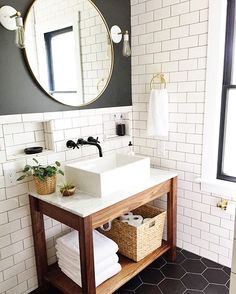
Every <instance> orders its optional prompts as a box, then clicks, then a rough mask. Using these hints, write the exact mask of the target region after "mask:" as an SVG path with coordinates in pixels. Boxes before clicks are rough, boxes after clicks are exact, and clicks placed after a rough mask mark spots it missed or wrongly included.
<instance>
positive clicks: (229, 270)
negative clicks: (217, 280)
mask: <svg viewBox="0 0 236 294" xmlns="http://www.w3.org/2000/svg"><path fill="white" fill-rule="evenodd" d="M223 271H224V272H225V273H226V274H227V275H228V276H230V274H231V269H230V268H229V267H227V266H224V267H223Z"/></svg>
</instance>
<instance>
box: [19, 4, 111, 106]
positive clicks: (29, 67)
mask: <svg viewBox="0 0 236 294" xmlns="http://www.w3.org/2000/svg"><path fill="white" fill-rule="evenodd" d="M36 1H37V0H34V1H33V2H32V4H31V5H30V7H29V9H28V10H27V12H26V16H25V21H24V29H25V30H26V24H27V20H28V16H29V14H30V12H31V9H32V8H33V6H34V4H35V2H36ZM87 1H88V2H89V3H90V4H91V5H92V6H93V7H94V8H95V10H96V11H97V12H98V14H99V15H100V17H101V18H102V20H103V23H104V25H105V27H106V29H107V34H108V36H109V38H110V46H111V67H110V73H109V76H108V78H107V82H106V84H105V85H104V87H103V90H102V91H101V92H100V93H99V95H98V96H97V97H96V98H94V99H92V100H91V101H89V102H87V103H83V104H80V105H77V106H74V105H69V104H66V103H63V102H61V101H58V100H57V99H56V98H55V97H53V96H52V95H51V94H50V93H49V92H48V91H47V89H45V87H43V85H42V84H41V83H40V81H39V80H38V79H37V78H36V76H35V74H34V72H33V70H32V68H31V65H30V62H29V59H28V56H27V49H26V48H24V49H23V53H24V58H25V61H26V64H27V68H28V70H29V72H30V73H31V76H32V77H33V79H34V81H35V83H36V84H37V85H38V86H39V87H40V88H41V89H42V90H43V92H44V93H45V94H47V96H49V97H50V98H52V99H53V100H55V101H56V102H58V103H60V104H63V105H66V106H69V107H75V108H78V107H83V106H87V105H89V104H91V103H93V102H94V101H96V100H98V99H99V98H100V97H101V96H102V95H103V93H104V92H105V91H106V89H107V87H108V85H109V83H110V81H111V77H112V74H113V69H114V58H115V54H114V46H113V42H112V38H111V33H110V29H109V27H108V24H107V22H106V19H105V17H104V16H103V14H102V13H101V11H100V10H99V9H98V7H97V6H96V5H95V3H94V2H93V1H92V0H87Z"/></svg>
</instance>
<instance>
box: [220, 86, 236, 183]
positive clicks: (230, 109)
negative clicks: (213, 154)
mask: <svg viewBox="0 0 236 294" xmlns="http://www.w3.org/2000/svg"><path fill="white" fill-rule="evenodd" d="M235 110H236V89H230V90H229V91H228V95H227V102H226V112H225V136H224V151H223V164H222V171H223V173H224V174H225V175H228V176H233V177H236V152H235V151H236V131H235V126H236V115H235V113H236V111H235Z"/></svg>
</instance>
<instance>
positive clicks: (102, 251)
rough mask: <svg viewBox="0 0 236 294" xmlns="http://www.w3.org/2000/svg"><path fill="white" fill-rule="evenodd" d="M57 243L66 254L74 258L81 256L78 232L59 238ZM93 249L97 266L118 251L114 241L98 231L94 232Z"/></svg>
mask: <svg viewBox="0 0 236 294" xmlns="http://www.w3.org/2000/svg"><path fill="white" fill-rule="evenodd" d="M56 242H57V244H58V245H62V247H63V248H64V249H65V252H68V253H69V252H70V254H72V256H74V255H75V256H78V255H79V254H80V252H79V234H78V231H72V232H70V233H69V234H67V235H64V236H62V237H60V238H58V239H57V241H56ZM93 248H94V249H93V250H94V261H95V264H96V263H99V262H100V261H102V260H103V259H104V258H107V257H108V256H110V255H112V254H115V253H116V252H117V251H118V245H117V244H116V243H115V242H114V241H112V240H111V239H109V238H107V237H106V236H104V235H102V234H101V233H99V232H98V231H96V230H94V231H93Z"/></svg>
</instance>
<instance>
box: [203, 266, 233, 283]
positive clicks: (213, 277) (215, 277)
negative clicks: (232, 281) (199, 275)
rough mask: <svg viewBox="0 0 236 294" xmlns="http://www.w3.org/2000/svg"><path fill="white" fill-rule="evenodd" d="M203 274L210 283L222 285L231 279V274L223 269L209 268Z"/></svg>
mask: <svg viewBox="0 0 236 294" xmlns="http://www.w3.org/2000/svg"><path fill="white" fill-rule="evenodd" d="M203 276H204V277H205V278H206V279H207V281H208V282H209V283H214V284H222V285H224V284H226V283H227V281H228V279H229V276H228V275H227V274H226V273H225V272H224V271H223V270H221V269H212V268H208V269H206V270H205V272H204V273H203Z"/></svg>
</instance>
